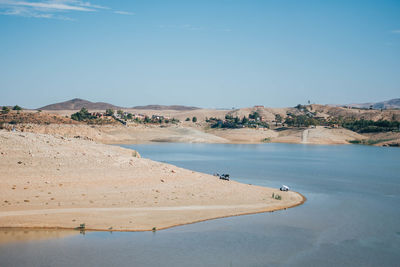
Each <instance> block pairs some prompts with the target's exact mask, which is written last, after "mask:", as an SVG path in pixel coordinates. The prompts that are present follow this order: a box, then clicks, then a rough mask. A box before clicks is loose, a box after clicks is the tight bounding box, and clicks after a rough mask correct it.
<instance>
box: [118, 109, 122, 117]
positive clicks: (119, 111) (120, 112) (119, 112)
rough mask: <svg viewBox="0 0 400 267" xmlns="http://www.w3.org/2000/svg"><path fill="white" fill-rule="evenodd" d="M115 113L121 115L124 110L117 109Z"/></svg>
mask: <svg viewBox="0 0 400 267" xmlns="http://www.w3.org/2000/svg"><path fill="white" fill-rule="evenodd" d="M117 114H118V115H120V116H121V117H122V115H124V112H123V111H122V110H120V109H119V110H117Z"/></svg>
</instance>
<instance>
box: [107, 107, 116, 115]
mask: <svg viewBox="0 0 400 267" xmlns="http://www.w3.org/2000/svg"><path fill="white" fill-rule="evenodd" d="M113 115H114V110H113V109H111V108H108V109H106V116H113Z"/></svg>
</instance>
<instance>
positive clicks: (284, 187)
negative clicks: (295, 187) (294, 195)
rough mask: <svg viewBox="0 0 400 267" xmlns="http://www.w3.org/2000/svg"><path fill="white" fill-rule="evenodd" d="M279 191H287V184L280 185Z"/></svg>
mask: <svg viewBox="0 0 400 267" xmlns="http://www.w3.org/2000/svg"><path fill="white" fill-rule="evenodd" d="M279 190H281V191H289V186H286V185H282V186H281V188H279Z"/></svg>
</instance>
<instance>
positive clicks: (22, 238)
mask: <svg viewBox="0 0 400 267" xmlns="http://www.w3.org/2000/svg"><path fill="white" fill-rule="evenodd" d="M77 234H79V231H73V230H55V229H13V228H0V245H1V244H5V243H12V242H27V241H36V240H46V239H55V238H65V237H69V236H74V235H77Z"/></svg>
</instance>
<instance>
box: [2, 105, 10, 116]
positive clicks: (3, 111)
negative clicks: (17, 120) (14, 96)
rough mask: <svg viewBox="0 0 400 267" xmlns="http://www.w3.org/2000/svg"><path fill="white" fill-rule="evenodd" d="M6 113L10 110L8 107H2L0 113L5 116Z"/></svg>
mask: <svg viewBox="0 0 400 267" xmlns="http://www.w3.org/2000/svg"><path fill="white" fill-rule="evenodd" d="M8 112H10V108H9V107H6V106H4V107H3V108H2V109H1V113H3V114H7V113H8Z"/></svg>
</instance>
